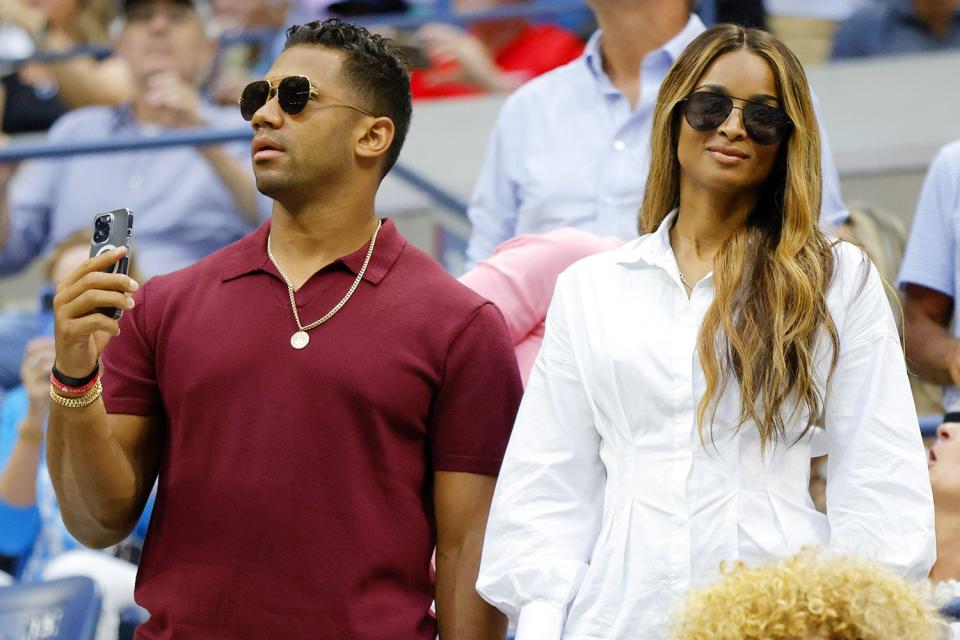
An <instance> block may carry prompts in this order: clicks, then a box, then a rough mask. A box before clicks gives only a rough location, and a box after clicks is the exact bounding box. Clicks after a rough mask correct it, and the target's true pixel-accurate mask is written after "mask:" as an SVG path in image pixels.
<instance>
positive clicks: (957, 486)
mask: <svg viewBox="0 0 960 640" xmlns="http://www.w3.org/2000/svg"><path fill="white" fill-rule="evenodd" d="M928 466H929V469H930V485H931V486H932V487H933V497H934V501H935V502H936V506H937V509H942V508H947V509H952V510H955V511H960V423H958V422H945V423H943V424H942V425H940V428H939V429H937V442H936V443H935V444H934V445H933V447H932V448H931V449H930V454H929V461H928Z"/></svg>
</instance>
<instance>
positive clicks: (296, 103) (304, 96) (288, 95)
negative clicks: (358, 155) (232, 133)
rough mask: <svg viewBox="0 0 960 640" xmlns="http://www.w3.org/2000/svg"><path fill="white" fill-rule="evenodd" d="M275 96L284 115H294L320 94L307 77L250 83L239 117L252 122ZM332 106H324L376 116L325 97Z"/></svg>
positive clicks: (245, 88) (286, 77)
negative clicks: (258, 112)
mask: <svg viewBox="0 0 960 640" xmlns="http://www.w3.org/2000/svg"><path fill="white" fill-rule="evenodd" d="M274 95H276V96H277V102H278V103H280V108H281V109H283V111H284V113H288V114H290V115H296V114H298V113H300V112H301V111H303V109H304V107H306V106H307V102H308V101H309V100H310V98H319V97H320V96H321V95H322V94H321V93H320V91H318V90H317V89H316V88H315V87H314V86H313V85H312V84H311V83H310V78H308V77H307V76H285V77H283V78H279V79H277V78H274V79H273V80H257V81H256V82H251V83H250V84H248V85H247V86H246V87H244V89H243V93H242V94H240V99H239V100H238V101H237V102H238V103H239V104H240V115H241V116H243V119H244V120H247V121H248V122H249V121H250V120H253V114H255V113H256V112H257V111H258V110H259V109H260V107H262V106H263V105H265V104H267V101H268V100H270V99H271V98H273V96H274ZM325 97H327V98H328V99H329V100H331V101H332V102H333V103H334V104H329V105H325V106H328V107H346V108H348V109H353V110H354V111H359V112H360V113H362V114H363V115H365V116H370V117H371V118H375V117H376V116H375V115H373V114H372V113H370V112H369V111H364V110H363V109H361V108H360V107H355V106H353V105H352V104H347V103H346V102H341V101H339V100H337V99H335V98H331V97H329V96H325Z"/></svg>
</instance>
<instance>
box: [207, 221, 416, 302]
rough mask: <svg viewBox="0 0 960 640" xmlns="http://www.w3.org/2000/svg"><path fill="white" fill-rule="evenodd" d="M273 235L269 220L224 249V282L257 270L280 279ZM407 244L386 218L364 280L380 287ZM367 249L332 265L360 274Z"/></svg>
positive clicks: (361, 249) (364, 248)
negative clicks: (270, 242) (271, 247)
mask: <svg viewBox="0 0 960 640" xmlns="http://www.w3.org/2000/svg"><path fill="white" fill-rule="evenodd" d="M269 235H270V221H269V220H268V221H267V222H264V223H263V224H262V225H260V228H259V229H257V230H256V231H254V232H253V233H251V234H248V235H247V236H245V237H243V238H241V239H240V240H238V241H237V242H235V243H234V244H232V245H231V246H229V247H227V248H226V249H224V251H225V252H226V253H227V255H226V256H224V258H225V259H224V263H225V266H224V268H223V281H224V282H226V281H228V280H233V279H236V278H239V277H241V276H245V275H248V274H250V273H255V272H257V271H267V272H269V273H273V274H275V275H277V276H279V275H280V274H279V273H278V272H277V269H276V267H274V266H273V263H271V262H270V258H269V256H267V236H269ZM406 244H407V239H406V238H404V237H403V235H402V234H401V233H400V232H399V231H398V230H397V226H396V225H395V224H394V223H393V220H390V219H384V220H383V225H382V226H381V227H380V232H379V233H378V234H377V244H376V246H375V247H374V248H373V255H372V256H370V264H369V265H367V270H366V271H365V272H364V273H363V279H364V280H365V281H367V282H369V283H370V284H372V285H374V286H376V285H378V284H380V281H381V280H383V278H384V276H386V275H387V272H389V271H390V268H391V267H392V266H393V264H394V263H395V262H396V261H397V258H399V257H400V253H401V252H402V251H403V248H404V247H405V246H406ZM367 248H368V245H367V244H366V243H365V244H364V245H363V246H362V247H360V248H359V249H357V250H356V251H354V252H353V253H351V254H348V255H345V256H343V257H340V258H337V259H336V260H334V261H333V263H332V264H338V263H339V264H342V265H343V266H344V267H346V268H347V269H349V270H350V271H351V272H353V273H354V274H357V273H359V272H360V268H361V267H362V266H363V261H364V259H365V258H366V257H367Z"/></svg>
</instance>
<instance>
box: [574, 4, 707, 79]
mask: <svg viewBox="0 0 960 640" xmlns="http://www.w3.org/2000/svg"><path fill="white" fill-rule="evenodd" d="M704 31H706V27H705V26H703V22H702V21H701V20H700V17H699V16H697V14H695V13H691V14H690V18H689V19H688V20H687V24H686V25H685V26H684V27H683V29H681V30H680V33H678V34H677V35H675V36H673V37H672V38H670V40H668V41H667V42H666V43H665V44H664V45H663V46H662V47H660V48H659V49H654V50H653V51H651V52H650V53H648V54H647V57H648V58H649V57H651V56H657V55H662V54H666V55H667V57H668V58H669V64H671V65H672V64H673V63H674V62H675V61H676V59H677V58H678V57H680V54H681V53H683V50H684V49H686V48H687V45H688V44H690V43H691V42H693V40H694V38H696V37H697V36H698V35H700V34H701V33H703V32H704ZM602 36H603V31H601V30H600V29H598V30H597V31H595V32H594V34H593V35H592V36H590V40H589V41H587V46H586V47H585V48H584V51H583V59H584V61H585V63H586V65H587V68H588V69H589V70H590V73H592V74H593V76H594V78H597V79H600V78H606V76H607V74H606V72H604V70H603V55H602V53H601V51H600V38H601V37H602Z"/></svg>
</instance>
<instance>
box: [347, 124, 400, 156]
mask: <svg viewBox="0 0 960 640" xmlns="http://www.w3.org/2000/svg"><path fill="white" fill-rule="evenodd" d="M393 134H394V127H393V120H391V119H390V118H387V117H386V116H382V117H379V118H375V119H374V120H373V121H372V122H370V124H369V125H367V128H366V129H365V130H364V131H363V133H362V135H361V137H360V139H359V140H358V141H357V145H356V153H357V155H358V156H359V157H361V158H379V157H380V156H382V155H384V154H385V153H386V152H387V150H388V149H389V148H390V145H391V144H392V143H393Z"/></svg>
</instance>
